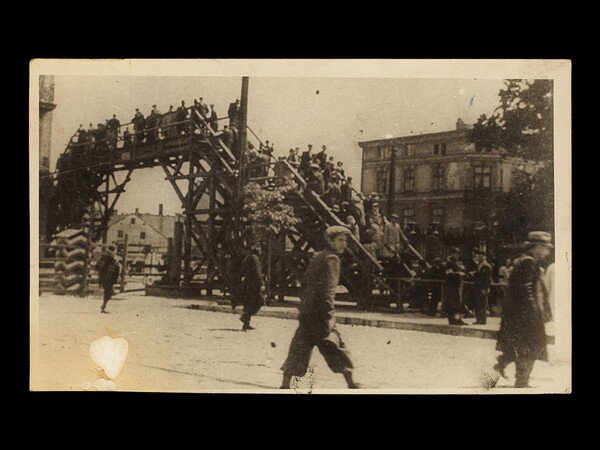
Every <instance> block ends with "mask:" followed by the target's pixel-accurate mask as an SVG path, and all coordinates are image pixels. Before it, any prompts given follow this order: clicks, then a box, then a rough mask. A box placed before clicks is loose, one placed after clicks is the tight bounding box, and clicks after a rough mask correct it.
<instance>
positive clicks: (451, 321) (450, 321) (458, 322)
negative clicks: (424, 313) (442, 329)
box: [448, 319, 467, 325]
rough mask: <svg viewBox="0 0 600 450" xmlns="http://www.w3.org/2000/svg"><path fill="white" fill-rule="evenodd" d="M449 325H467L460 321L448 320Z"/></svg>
mask: <svg viewBox="0 0 600 450" xmlns="http://www.w3.org/2000/svg"><path fill="white" fill-rule="evenodd" d="M448 323H449V324H450V325H467V323H466V322H463V321H462V319H450V320H448Z"/></svg>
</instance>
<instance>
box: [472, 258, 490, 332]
mask: <svg viewBox="0 0 600 450" xmlns="http://www.w3.org/2000/svg"><path fill="white" fill-rule="evenodd" d="M473 254H474V256H475V260H476V261H477V269H476V270H475V273H474V274H473V281H474V285H473V291H472V295H473V304H474V307H475V322H474V325H485V324H486V322H487V310H488V298H489V296H490V287H491V285H492V266H491V265H490V263H488V262H487V256H486V254H485V252H484V251H482V250H480V249H479V248H476V249H474V250H473Z"/></svg>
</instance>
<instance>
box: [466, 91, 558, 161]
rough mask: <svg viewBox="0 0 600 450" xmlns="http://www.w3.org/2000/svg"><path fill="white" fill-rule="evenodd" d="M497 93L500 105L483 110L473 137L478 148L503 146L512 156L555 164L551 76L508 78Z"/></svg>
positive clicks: (487, 148)
mask: <svg viewBox="0 0 600 450" xmlns="http://www.w3.org/2000/svg"><path fill="white" fill-rule="evenodd" d="M504 85H505V87H504V89H501V90H500V92H499V93H498V96H499V97H500V105H498V107H497V108H496V109H495V110H494V112H493V113H492V114H491V116H489V117H488V116H487V115H486V114H483V115H482V116H481V117H479V119H478V120H477V123H475V125H474V126H473V128H472V130H471V133H470V138H471V140H472V141H473V142H474V143H475V145H476V146H477V148H478V150H481V151H490V150H494V149H503V150H504V151H506V153H507V155H509V156H521V157H523V158H526V159H530V160H534V161H539V162H544V163H545V164H552V159H553V150H554V145H553V133H554V127H553V120H554V113H553V103H552V101H553V92H552V91H553V85H552V80H533V81H531V80H505V81H504Z"/></svg>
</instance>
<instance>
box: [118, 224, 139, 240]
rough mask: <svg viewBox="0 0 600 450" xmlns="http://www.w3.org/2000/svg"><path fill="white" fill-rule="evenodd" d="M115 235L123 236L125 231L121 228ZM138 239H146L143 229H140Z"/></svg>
mask: <svg viewBox="0 0 600 450" xmlns="http://www.w3.org/2000/svg"><path fill="white" fill-rule="evenodd" d="M132 220H133V219H132ZM132 223H133V222H132ZM117 237H119V238H123V237H125V232H124V231H123V230H117ZM140 239H146V232H145V231H140Z"/></svg>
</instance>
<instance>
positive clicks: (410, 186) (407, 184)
mask: <svg viewBox="0 0 600 450" xmlns="http://www.w3.org/2000/svg"><path fill="white" fill-rule="evenodd" d="M414 190H415V170H414V169H412V168H410V169H404V192H413V191H414Z"/></svg>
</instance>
